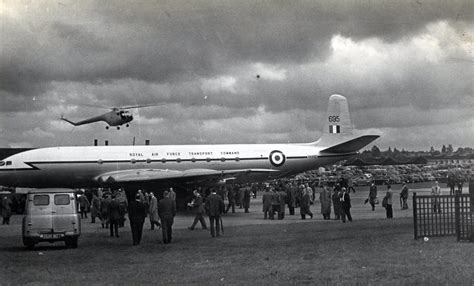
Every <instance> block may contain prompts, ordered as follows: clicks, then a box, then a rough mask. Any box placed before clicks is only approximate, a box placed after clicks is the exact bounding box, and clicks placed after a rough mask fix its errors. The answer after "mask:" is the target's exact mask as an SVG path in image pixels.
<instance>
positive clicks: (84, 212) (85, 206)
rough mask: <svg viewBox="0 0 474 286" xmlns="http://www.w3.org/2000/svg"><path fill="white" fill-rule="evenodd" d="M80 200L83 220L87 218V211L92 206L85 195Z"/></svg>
mask: <svg viewBox="0 0 474 286" xmlns="http://www.w3.org/2000/svg"><path fill="white" fill-rule="evenodd" d="M78 200H79V209H80V213H81V218H87V209H88V208H89V206H90V203H89V200H88V199H87V197H86V195H85V194H83V195H82V196H80V197H79V199H78Z"/></svg>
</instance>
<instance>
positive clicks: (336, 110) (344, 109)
mask: <svg viewBox="0 0 474 286" xmlns="http://www.w3.org/2000/svg"><path fill="white" fill-rule="evenodd" d="M378 137H379V136H378V135H366V136H361V137H357V138H354V136H353V133H352V123H351V118H350V114H349V106H348V104H347V99H346V98H345V97H344V96H342V95H339V94H333V95H331V97H329V105H328V111H327V115H326V118H325V124H324V130H323V135H322V136H321V138H320V139H319V140H318V141H316V142H314V143H312V144H311V145H314V146H321V147H328V146H331V147H329V148H326V149H324V150H323V151H321V152H326V153H351V152H356V151H358V150H359V149H361V148H363V147H364V146H366V145H367V144H369V143H370V142H372V141H373V140H375V139H377V138H378Z"/></svg>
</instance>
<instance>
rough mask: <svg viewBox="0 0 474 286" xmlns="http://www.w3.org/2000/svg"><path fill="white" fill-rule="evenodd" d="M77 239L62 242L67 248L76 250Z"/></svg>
mask: <svg viewBox="0 0 474 286" xmlns="http://www.w3.org/2000/svg"><path fill="white" fill-rule="evenodd" d="M77 240H78V237H77V236H76V237H67V238H66V239H65V240H64V242H65V243H66V247H67V248H77Z"/></svg>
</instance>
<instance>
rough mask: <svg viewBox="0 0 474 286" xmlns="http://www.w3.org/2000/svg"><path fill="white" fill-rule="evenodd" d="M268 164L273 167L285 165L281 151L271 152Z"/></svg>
mask: <svg viewBox="0 0 474 286" xmlns="http://www.w3.org/2000/svg"><path fill="white" fill-rule="evenodd" d="M270 163H272V165H273V166H275V167H279V166H281V165H283V164H284V163H285V155H283V153H282V152H281V151H272V152H271V153H270Z"/></svg>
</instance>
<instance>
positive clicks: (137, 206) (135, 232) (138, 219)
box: [128, 193, 147, 245]
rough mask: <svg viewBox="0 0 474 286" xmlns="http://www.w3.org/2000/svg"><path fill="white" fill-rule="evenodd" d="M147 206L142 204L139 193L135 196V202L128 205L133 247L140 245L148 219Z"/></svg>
mask: <svg viewBox="0 0 474 286" xmlns="http://www.w3.org/2000/svg"><path fill="white" fill-rule="evenodd" d="M146 212H147V209H146V205H145V204H144V203H143V202H142V197H141V195H140V194H139V193H137V194H136V195H135V200H134V201H131V202H130V203H129V204H128V219H129V220H130V228H131V229H132V237H133V245H137V244H140V241H141V239H142V232H143V223H144V222H145V217H146Z"/></svg>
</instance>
